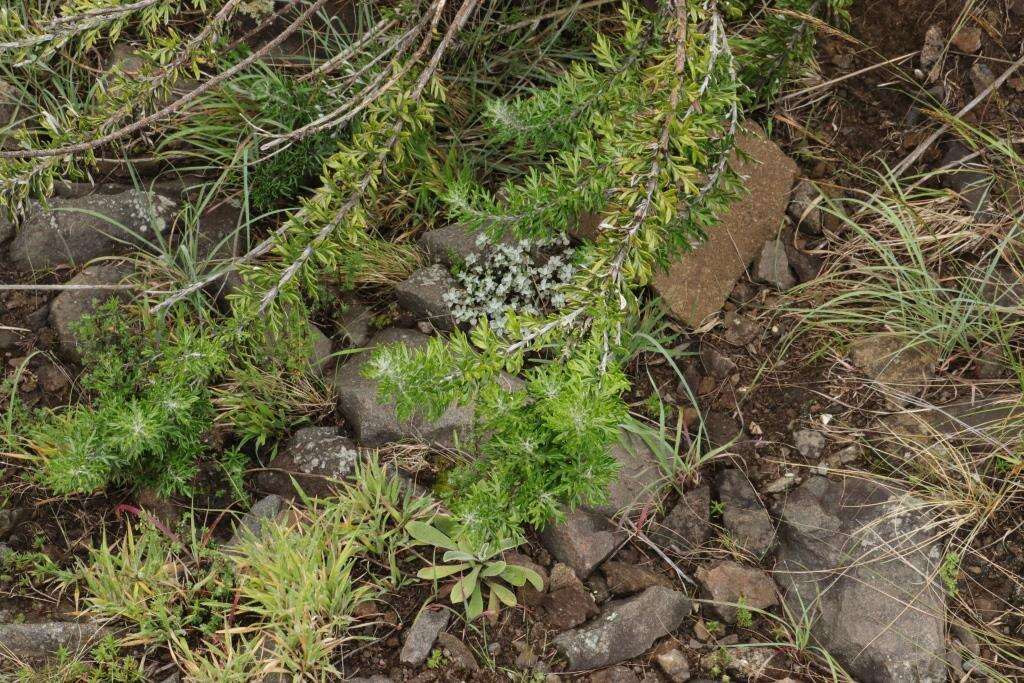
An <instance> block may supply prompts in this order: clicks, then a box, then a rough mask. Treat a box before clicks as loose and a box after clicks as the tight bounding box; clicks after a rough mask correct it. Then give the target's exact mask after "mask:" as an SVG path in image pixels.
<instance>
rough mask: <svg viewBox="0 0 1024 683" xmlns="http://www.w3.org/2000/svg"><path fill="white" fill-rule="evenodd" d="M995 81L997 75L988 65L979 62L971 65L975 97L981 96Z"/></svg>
mask: <svg viewBox="0 0 1024 683" xmlns="http://www.w3.org/2000/svg"><path fill="white" fill-rule="evenodd" d="M995 80H996V75H995V73H993V71H992V67H990V66H989V65H988V64H985V63H984V62H981V61H978V62H975V63H974V64H972V65H971V85H973V86H974V94H975V96H977V95H980V94H981V92H982V91H983V90H985V89H986V88H988V87H989V86H990V85H992V83H993V82H994V81H995Z"/></svg>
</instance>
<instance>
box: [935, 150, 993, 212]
mask: <svg viewBox="0 0 1024 683" xmlns="http://www.w3.org/2000/svg"><path fill="white" fill-rule="evenodd" d="M970 154H971V148H970V147H968V146H967V145H965V144H964V143H962V142H960V141H959V140H952V141H950V142H949V143H948V144H947V146H946V150H945V152H944V153H943V155H942V159H941V160H940V161H939V167H940V168H944V169H947V170H945V171H944V172H943V174H942V175H941V176H940V180H941V182H942V184H943V185H944V186H945V187H948V188H949V189H951V190H953V191H955V192H956V193H957V194H958V195H960V197H961V199H962V201H963V204H964V205H965V206H966V207H967V208H968V209H969V210H971V211H972V212H974V211H979V210H981V209H982V208H983V207H984V205H985V202H986V199H987V198H988V194H989V190H990V185H991V183H992V176H991V175H990V174H988V173H986V172H985V171H984V170H983V169H982V168H981V167H978V166H974V165H972V164H971V163H970V162H963V163H961V160H963V159H965V158H967V157H968V156H970Z"/></svg>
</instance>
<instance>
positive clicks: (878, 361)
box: [849, 334, 939, 405]
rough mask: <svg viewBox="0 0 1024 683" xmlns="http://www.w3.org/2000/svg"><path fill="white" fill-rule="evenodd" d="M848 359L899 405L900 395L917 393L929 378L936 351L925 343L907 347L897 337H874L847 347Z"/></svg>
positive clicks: (936, 356)
mask: <svg viewBox="0 0 1024 683" xmlns="http://www.w3.org/2000/svg"><path fill="white" fill-rule="evenodd" d="M849 352H850V360H851V361H853V364H854V365H856V366H857V367H858V368H860V369H861V370H863V371H864V373H865V374H866V375H867V376H868V378H870V379H871V380H873V381H874V382H876V383H877V384H878V385H879V388H880V389H881V390H882V391H883V392H885V393H886V395H887V396H886V397H887V398H888V399H889V400H890V401H891V402H893V403H894V404H896V405H902V403H903V399H902V398H901V396H900V394H911V395H914V394H917V393H920V392H921V391H922V390H923V389H924V387H925V386H926V385H927V384H928V382H929V381H930V380H931V378H932V373H933V372H934V370H935V365H936V364H937V363H938V360H939V355H938V351H937V350H936V349H934V348H933V347H931V346H929V345H928V344H916V345H913V346H911V345H909V342H908V341H907V340H906V339H904V338H903V337H901V336H899V335H897V334H874V335H868V336H864V337H860V338H858V339H856V340H854V341H853V343H852V344H850V349H849Z"/></svg>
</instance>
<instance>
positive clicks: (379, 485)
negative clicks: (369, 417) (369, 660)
mask: <svg viewBox="0 0 1024 683" xmlns="http://www.w3.org/2000/svg"><path fill="white" fill-rule="evenodd" d="M306 504H307V508H306V509H305V510H300V509H298V508H293V509H289V510H287V511H286V512H285V513H283V514H282V515H281V516H279V517H278V518H275V519H272V520H267V521H265V522H264V523H263V525H262V529H261V530H260V533H259V535H252V534H243V535H242V536H241V538H240V540H239V542H237V543H235V544H233V545H232V546H231V547H230V549H225V548H222V547H218V546H216V545H215V544H212V543H211V541H210V538H211V536H212V534H211V533H210V532H209V531H207V530H203V529H199V528H196V527H194V526H188V527H187V528H186V529H185V530H184V531H182V532H180V535H179V534H175V533H174V532H172V531H171V530H169V529H161V528H158V527H156V526H154V525H152V524H149V523H146V522H143V523H141V524H139V525H138V528H137V529H132V528H129V529H128V530H127V532H126V534H125V536H124V537H123V538H122V539H121V540H120V541H118V542H116V543H110V542H108V541H106V540H103V541H102V542H101V543H100V545H99V546H98V547H97V548H96V549H95V550H94V551H93V552H92V553H91V555H90V557H89V559H88V560H87V561H85V562H82V563H81V564H80V566H79V567H78V569H77V571H76V572H75V575H74V578H73V579H71V580H73V581H76V582H78V583H77V585H79V587H80V589H81V591H82V593H83V595H84V602H85V605H86V611H87V613H88V614H89V615H91V616H93V617H97V618H103V619H113V620H116V621H117V622H118V623H120V624H122V625H124V626H126V628H127V634H126V635H125V636H124V637H123V638H122V640H121V644H122V645H130V646H135V647H143V648H145V649H147V650H163V649H166V650H169V651H170V652H171V654H172V657H173V659H174V660H175V661H178V662H179V663H180V664H181V665H182V666H183V668H184V669H185V671H186V672H187V673H188V674H189V675H190V676H192V677H193V678H194V679H195V680H209V681H214V680H216V681H227V680H237V681H246V680H253V678H255V677H258V676H261V675H265V674H268V673H271V672H278V673H284V674H287V675H292V676H298V677H304V676H305V677H312V678H323V677H331V676H340V675H341V673H340V672H339V671H338V670H337V669H336V668H335V663H336V662H335V658H336V655H337V654H338V653H339V652H340V651H341V650H342V649H343V648H344V647H345V646H346V645H347V644H349V643H352V642H354V641H358V640H361V639H363V638H364V637H365V633H364V631H365V629H366V628H367V627H368V626H372V622H369V621H367V619H366V618H365V617H360V616H358V615H357V611H356V610H357V608H358V607H359V606H360V605H365V603H368V602H370V601H374V600H377V599H380V598H382V597H383V596H384V595H385V593H386V592H387V591H390V590H393V589H395V588H398V587H400V586H402V585H404V583H405V582H406V581H408V580H410V578H411V576H410V575H407V574H406V573H404V572H402V571H401V570H400V568H399V564H400V562H401V561H402V558H404V557H405V556H406V554H407V552H408V551H409V549H410V548H411V547H412V546H413V545H414V541H413V539H412V537H411V536H410V534H409V532H408V528H409V526H410V524H411V523H412V522H414V521H418V520H425V521H429V520H430V519H431V518H432V515H433V512H434V510H433V503H432V501H430V500H429V499H426V498H414V497H412V496H411V495H410V493H409V492H408V491H407V490H406V489H405V488H404V487H403V485H402V484H401V482H400V481H399V480H398V479H397V478H396V477H394V476H393V475H392V474H391V473H390V472H388V470H387V468H385V467H384V466H382V465H380V464H379V463H378V461H377V460H376V459H370V460H369V461H367V462H365V463H363V464H362V465H360V466H359V467H358V468H357V470H356V473H355V476H354V480H353V482H351V483H349V484H346V485H344V486H343V487H342V489H341V490H340V491H339V494H338V496H337V497H336V498H327V499H318V500H316V501H306Z"/></svg>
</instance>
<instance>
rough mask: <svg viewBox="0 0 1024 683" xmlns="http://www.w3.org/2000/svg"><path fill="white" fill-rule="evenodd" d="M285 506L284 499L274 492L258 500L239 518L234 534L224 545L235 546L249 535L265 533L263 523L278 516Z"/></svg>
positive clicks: (226, 546) (227, 546)
mask: <svg viewBox="0 0 1024 683" xmlns="http://www.w3.org/2000/svg"><path fill="white" fill-rule="evenodd" d="M283 506H284V499H283V498H281V496H277V495H274V494H271V495H269V496H264V497H263V498H261V499H259V500H258V501H256V502H255V503H254V504H253V506H252V507H251V508H249V511H248V512H246V513H245V514H244V515H242V518H241V519H239V520H238V523H237V524H236V525H235V533H234V535H233V536H232V537H231V539H230V540H229V541H228V542H227V543H225V544H224V547H225V548H233V547H235V546H237V545H238V544H239V543H241V542H242V541H243V540H244V539H245V538H246V537H249V536H255V537H259V536H260V534H262V533H263V524H264V523H265V522H269V521H270V520H272V519H274V518H275V517H277V515H278V513H279V512H281V508H282V507H283Z"/></svg>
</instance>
